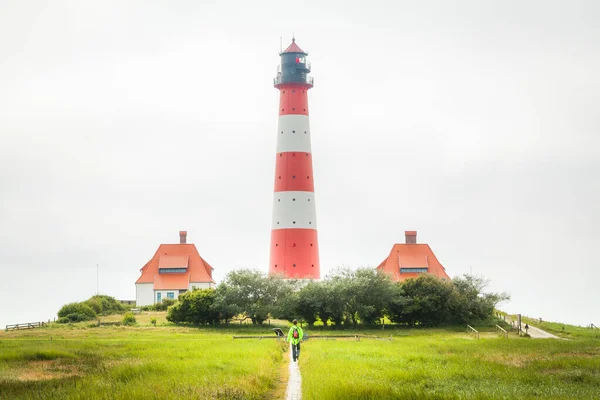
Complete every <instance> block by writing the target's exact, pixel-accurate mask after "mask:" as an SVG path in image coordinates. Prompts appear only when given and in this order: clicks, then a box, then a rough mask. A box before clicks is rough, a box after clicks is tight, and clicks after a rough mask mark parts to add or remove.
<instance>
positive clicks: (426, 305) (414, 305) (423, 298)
mask: <svg viewBox="0 0 600 400" xmlns="http://www.w3.org/2000/svg"><path fill="white" fill-rule="evenodd" d="M402 289H403V290H404V293H405V294H406V296H408V297H409V299H410V300H409V301H408V302H407V305H406V309H405V313H404V315H403V318H402V319H403V320H404V321H405V322H408V323H409V324H411V325H415V324H417V323H419V324H422V325H424V326H437V325H440V324H443V323H446V322H448V321H450V320H451V316H450V314H451V312H450V305H451V301H452V299H453V292H454V288H453V285H452V282H450V281H445V280H442V279H440V278H438V277H436V276H433V275H429V274H421V275H420V276H419V277H418V278H414V279H407V280H406V281H404V282H402Z"/></svg>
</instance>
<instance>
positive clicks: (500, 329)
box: [496, 325, 508, 339]
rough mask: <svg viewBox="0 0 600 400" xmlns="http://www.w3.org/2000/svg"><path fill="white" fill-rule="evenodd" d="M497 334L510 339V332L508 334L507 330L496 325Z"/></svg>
mask: <svg viewBox="0 0 600 400" xmlns="http://www.w3.org/2000/svg"><path fill="white" fill-rule="evenodd" d="M496 332H498V333H500V334H502V336H504V337H505V338H506V339H508V332H506V329H504V328H502V327H501V326H500V325H496Z"/></svg>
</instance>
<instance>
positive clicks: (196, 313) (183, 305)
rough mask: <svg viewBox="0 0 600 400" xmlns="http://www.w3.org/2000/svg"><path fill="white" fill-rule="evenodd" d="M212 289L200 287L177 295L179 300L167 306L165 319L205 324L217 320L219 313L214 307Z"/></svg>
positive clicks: (213, 292) (213, 291)
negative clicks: (167, 310)
mask: <svg viewBox="0 0 600 400" xmlns="http://www.w3.org/2000/svg"><path fill="white" fill-rule="evenodd" d="M214 302H215V290H214V289H200V290H194V291H193V292H186V293H184V294H182V295H181V296H179V301H178V302H177V304H175V305H174V306H173V307H169V312H168V313H167V320H168V321H171V322H187V323H192V324H206V323H213V322H218V321H219V313H218V312H217V311H216V310H215V309H214V307H213V304H214Z"/></svg>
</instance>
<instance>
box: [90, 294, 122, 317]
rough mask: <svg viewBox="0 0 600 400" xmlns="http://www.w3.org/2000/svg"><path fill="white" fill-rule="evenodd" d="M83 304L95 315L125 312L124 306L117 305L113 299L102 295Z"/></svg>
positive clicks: (93, 297)
mask: <svg viewBox="0 0 600 400" xmlns="http://www.w3.org/2000/svg"><path fill="white" fill-rule="evenodd" d="M84 303H85V304H87V305H89V306H90V307H91V308H92V309H93V310H94V311H95V312H96V314H102V315H111V314H119V313H122V312H124V311H126V308H125V306H124V305H122V304H121V303H119V302H118V301H117V300H116V299H115V298H114V297H111V296H106V295H103V294H98V295H95V296H92V297H90V298H89V299H87V300H86V301H85V302H84Z"/></svg>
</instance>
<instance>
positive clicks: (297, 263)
mask: <svg viewBox="0 0 600 400" xmlns="http://www.w3.org/2000/svg"><path fill="white" fill-rule="evenodd" d="M307 55H308V53H306V52H305V51H304V50H302V49H301V48H300V47H298V45H297V44H296V41H295V39H292V44H291V45H290V46H289V47H288V48H287V49H285V50H284V51H283V52H282V53H280V56H281V65H279V67H278V68H277V77H276V78H275V87H276V88H277V89H279V93H280V97H279V124H278V128H277V156H276V158H277V161H276V164H275V195H274V197H273V222H272V228H271V229H272V231H271V260H270V263H269V273H270V274H280V275H283V277H284V278H296V279H319V278H320V275H321V274H320V268H319V244H318V241H317V218H316V211H315V188H314V176H313V168H312V154H311V149H310V125H309V121H308V90H309V89H310V88H312V87H313V78H312V77H310V76H308V74H309V73H310V63H309V62H307V61H306V56H307Z"/></svg>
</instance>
